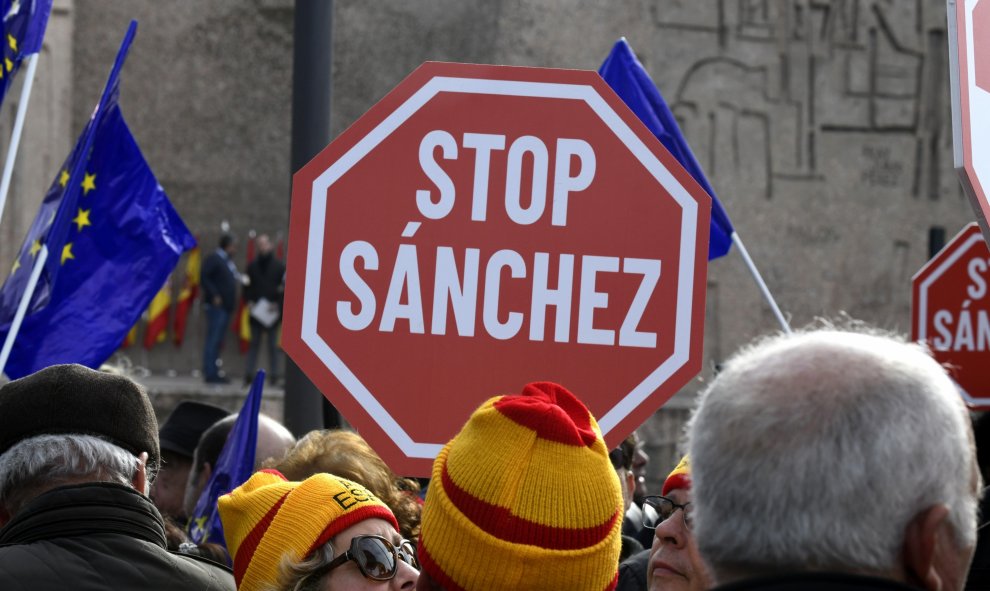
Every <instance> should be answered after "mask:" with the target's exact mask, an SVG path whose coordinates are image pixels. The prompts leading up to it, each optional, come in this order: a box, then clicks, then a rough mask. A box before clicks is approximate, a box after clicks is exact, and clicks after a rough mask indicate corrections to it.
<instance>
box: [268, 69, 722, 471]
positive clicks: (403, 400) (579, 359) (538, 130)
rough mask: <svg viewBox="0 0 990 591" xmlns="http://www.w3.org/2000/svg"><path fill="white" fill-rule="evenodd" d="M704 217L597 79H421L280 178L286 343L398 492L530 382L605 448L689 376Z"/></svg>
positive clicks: (523, 72) (702, 200) (693, 367)
mask: <svg viewBox="0 0 990 591" xmlns="http://www.w3.org/2000/svg"><path fill="white" fill-rule="evenodd" d="M710 207H711V201H710V198H709V197H708V195H707V194H706V193H705V192H704V191H703V190H702V189H701V188H700V187H699V186H698V185H697V184H696V183H695V182H694V181H693V180H692V179H691V177H690V176H689V175H688V174H687V173H686V172H685V171H684V170H683V169H682V168H681V167H680V165H678V164H677V162H676V161H675V160H674V158H673V157H672V156H671V155H670V154H669V153H668V152H667V151H666V150H664V149H663V147H662V146H661V144H660V143H659V141H657V140H656V139H655V138H654V137H653V136H652V135H651V134H650V133H649V131H648V130H647V129H646V128H645V127H644V126H643V125H642V124H641V123H640V122H639V120H638V119H636V117H635V115H633V114H632V112H631V111H629V110H628V109H627V108H626V106H625V105H624V104H623V103H622V102H621V100H620V99H619V98H618V97H617V96H616V95H615V94H614V93H613V92H612V90H611V89H610V88H609V87H608V86H607V85H606V84H605V82H604V81H603V80H602V79H601V77H599V76H598V74H597V73H595V72H588V71H572V70H551V69H542V68H516V67H503V66H475V65H464V64H444V63H427V64H424V65H423V66H421V67H420V68H418V69H417V70H416V71H415V72H413V73H412V74H411V75H410V76H409V77H408V78H406V79H405V80H404V81H403V82H402V83H401V84H399V86H397V87H396V88H395V89H394V90H393V91H392V92H391V93H389V94H388V95H387V96H386V97H385V98H384V99H382V100H381V101H380V102H379V103H378V104H377V105H375V106H374V107H373V108H372V109H371V110H370V111H368V112H367V113H366V114H365V115H364V116H363V117H361V118H360V119H359V120H358V121H357V122H356V123H354V125H352V126H351V127H350V128H349V129H348V130H347V131H345V132H344V133H343V134H341V135H340V137H338V138H337V139H336V140H335V141H334V142H333V143H331V144H330V145H329V146H327V148H326V149H324V150H323V151H322V152H321V153H320V154H319V155H318V156H316V157H315V158H314V159H313V160H312V161H311V162H309V163H308V164H307V165H306V166H304V167H303V168H302V169H301V170H300V171H299V172H297V173H296V175H295V176H294V178H293V194H292V215H291V228H290V243H289V260H288V280H287V287H286V298H285V299H286V303H285V325H284V329H283V337H282V343H283V346H284V348H285V350H286V351H287V352H288V354H289V355H290V356H291V357H292V359H293V360H294V361H295V362H296V363H297V364H299V366H300V367H301V368H302V369H303V371H304V372H305V373H306V375H307V376H308V377H309V378H310V379H311V380H312V381H313V382H314V383H315V384H316V385H317V386H318V387H319V388H320V389H321V391H322V392H323V393H324V395H325V396H326V397H327V398H328V399H329V400H330V401H331V402H332V403H333V404H334V405H335V406H336V407H337V408H338V409H340V410H341V412H342V413H343V414H344V416H345V417H346V418H347V419H348V421H350V422H351V423H352V424H354V425H355V426H356V427H357V428H358V429H359V430H360V432H361V434H362V435H363V436H364V437H365V438H366V439H367V440H368V441H369V442H370V443H371V444H372V446H373V447H374V448H375V450H376V451H378V453H380V454H381V455H382V457H383V458H385V460H386V461H387V462H388V463H389V465H390V466H391V467H392V468H393V470H395V471H396V472H398V473H401V474H405V475H427V474H428V473H429V471H430V466H431V464H432V460H433V458H434V457H435V456H436V454H437V452H439V450H440V449H441V447H442V446H443V444H444V443H446V442H447V441H448V440H449V439H450V438H451V437H453V436H454V435H455V434H456V433H457V431H458V430H459V429H460V427H461V426H462V425H463V423H464V422H465V421H466V420H467V418H468V416H469V415H470V414H471V412H472V411H473V410H474V409H475V408H477V407H478V406H479V405H480V404H481V403H483V402H484V401H485V400H486V399H487V398H489V397H490V396H494V395H498V394H506V393H515V392H519V391H520V390H521V388H522V387H523V386H524V385H525V384H526V383H528V382H532V381H540V380H550V381H555V382H558V383H561V384H563V385H565V386H566V387H567V388H569V389H570V390H572V391H573V392H574V393H575V394H577V395H578V396H579V397H580V398H581V399H582V400H583V401H584V402H585V403H586V404H587V405H588V407H589V408H590V409H591V411H592V413H593V414H594V415H595V416H596V417H597V418H598V421H599V424H600V426H601V428H602V431H603V433H605V437H606V441H607V442H608V443H609V445H613V446H614V445H617V444H618V443H619V442H620V441H621V439H622V438H624V437H625V436H626V435H628V433H629V432H631V431H632V430H633V429H634V428H635V427H637V426H638V425H639V424H640V423H642V422H643V421H644V420H645V419H646V418H647V417H649V416H650V415H651V414H652V413H653V412H655V411H656V410H657V409H658V408H659V407H660V406H661V405H662V404H663V403H664V402H665V401H666V400H667V399H668V398H669V397H670V396H672V395H673V394H674V393H675V392H676V391H677V390H678V389H680V388H681V387H682V386H683V385H684V384H685V383H687V382H688V380H690V379H691V378H692V377H693V376H694V375H695V374H696V373H697V372H698V371H699V370H700V365H701V356H702V334H703V319H704V307H705V300H704V290H705V281H706V271H707V257H706V255H707V252H708V248H707V245H708V226H709V219H710ZM492 444H493V445H497V442H492Z"/></svg>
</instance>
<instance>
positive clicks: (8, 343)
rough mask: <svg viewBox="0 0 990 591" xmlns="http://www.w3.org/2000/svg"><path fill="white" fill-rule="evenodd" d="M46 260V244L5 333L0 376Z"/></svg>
mask: <svg viewBox="0 0 990 591" xmlns="http://www.w3.org/2000/svg"><path fill="white" fill-rule="evenodd" d="M47 260H48V245H47V244H46V245H44V246H42V247H41V251H40V252H39V253H38V258H37V259H35V261H34V268H33V269H31V277H29V278H28V283H27V287H25V288H24V295H23V296H21V301H20V303H19V304H17V312H16V313H15V314H14V321H13V322H12V323H11V324H10V330H9V331H7V339H6V340H5V341H4V342H3V350H0V374H2V373H3V372H4V371H5V370H6V369H7V359H9V358H10V351H11V349H13V348H14V341H15V340H16V339H17V333H18V332H20V330H21V322H23V321H24V315H25V314H27V307H28V304H29V303H30V302H31V297H32V296H34V289H35V287H37V286H38V279H39V278H40V277H41V271H42V269H44V268H45V262H46V261H47Z"/></svg>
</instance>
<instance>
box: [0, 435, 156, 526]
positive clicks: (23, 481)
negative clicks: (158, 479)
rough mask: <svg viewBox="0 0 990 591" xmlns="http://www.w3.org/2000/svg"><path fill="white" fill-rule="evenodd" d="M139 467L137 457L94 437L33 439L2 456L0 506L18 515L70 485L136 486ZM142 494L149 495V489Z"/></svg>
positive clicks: (59, 436) (41, 437) (41, 436)
mask: <svg viewBox="0 0 990 591" xmlns="http://www.w3.org/2000/svg"><path fill="white" fill-rule="evenodd" d="M138 466H139V460H138V458H137V457H136V456H135V455H134V454H132V453H130V452H128V451H127V450H125V449H123V448H121V447H119V446H117V445H114V444H113V443H110V442H109V441H105V440H103V439H100V438H99V437H94V436H92V435H78V434H65V435H38V436H35V437H30V438H28V439H25V440H23V441H20V442H18V443H17V444H16V445H14V446H13V447H11V448H10V449H9V450H7V451H6V452H4V454H3V455H0V504H2V505H3V507H4V509H6V510H7V512H8V513H9V514H10V515H15V514H16V513H17V512H18V511H20V509H21V507H23V505H24V504H26V503H27V502H28V501H30V500H31V499H33V498H34V497H36V496H38V495H39V494H41V493H43V492H45V491H48V490H51V489H53V488H56V487H58V486H63V485H66V484H72V483H78V482H115V483H118V484H124V485H127V486H132V481H133V478H134V474H135V472H136V471H137V469H138ZM150 480H151V479H150V477H149V478H148V482H149V483H150ZM141 492H143V493H144V494H148V491H147V490H144V491H141Z"/></svg>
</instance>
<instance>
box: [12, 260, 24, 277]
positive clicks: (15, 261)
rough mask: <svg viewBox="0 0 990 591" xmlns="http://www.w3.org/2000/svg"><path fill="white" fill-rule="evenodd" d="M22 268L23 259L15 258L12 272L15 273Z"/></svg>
mask: <svg viewBox="0 0 990 591" xmlns="http://www.w3.org/2000/svg"><path fill="white" fill-rule="evenodd" d="M20 268H21V259H14V267H13V268H12V269H11V270H10V274H11V275H13V274H14V273H15V272H16V271H17V270H18V269H20Z"/></svg>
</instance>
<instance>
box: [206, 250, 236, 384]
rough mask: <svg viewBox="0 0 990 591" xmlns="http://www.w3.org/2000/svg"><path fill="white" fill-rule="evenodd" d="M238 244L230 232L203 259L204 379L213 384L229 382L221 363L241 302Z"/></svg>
mask: <svg viewBox="0 0 990 591" xmlns="http://www.w3.org/2000/svg"><path fill="white" fill-rule="evenodd" d="M236 251H237V243H236V241H235V240H234V237H233V236H231V235H230V234H224V235H223V236H221V237H220V246H219V248H217V249H216V250H215V251H213V252H212V253H211V254H210V256H208V257H206V259H205V260H204V261H203V266H202V267H201V269H200V277H199V281H200V286H201V287H202V288H203V308H204V310H205V311H206V342H205V343H204V345H203V379H204V380H205V381H206V382H207V383H210V384H225V383H227V382H229V380H228V379H227V378H225V377H224V376H223V375H222V374H221V373H220V369H219V367H218V366H217V359H219V357H220V344H221V343H222V342H223V333H224V331H225V330H226V329H227V327H228V326H229V325H230V318H231V316H233V314H234V306H235V304H236V301H237V284H238V282H239V281H240V274H239V273H238V272H237V266H236V265H234V259H233V258H232V257H233V255H234V253H235V252H236Z"/></svg>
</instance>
